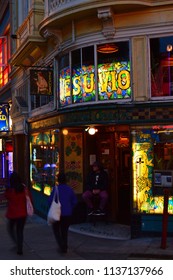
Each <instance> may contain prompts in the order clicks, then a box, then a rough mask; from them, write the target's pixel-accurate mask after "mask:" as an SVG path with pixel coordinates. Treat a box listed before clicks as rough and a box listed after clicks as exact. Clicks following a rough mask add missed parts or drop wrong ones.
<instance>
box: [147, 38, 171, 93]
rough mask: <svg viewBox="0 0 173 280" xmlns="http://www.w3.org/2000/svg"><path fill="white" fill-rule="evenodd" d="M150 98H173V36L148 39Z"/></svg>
mask: <svg viewBox="0 0 173 280" xmlns="http://www.w3.org/2000/svg"><path fill="white" fill-rule="evenodd" d="M150 57H151V97H172V96H173V36H169V37H162V38H152V39H150Z"/></svg>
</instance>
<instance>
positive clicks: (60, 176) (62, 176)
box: [57, 172, 66, 184]
mask: <svg viewBox="0 0 173 280" xmlns="http://www.w3.org/2000/svg"><path fill="white" fill-rule="evenodd" d="M57 179H58V183H59V184H65V183H66V176H65V173H64V172H60V173H59V174H58V177H57Z"/></svg>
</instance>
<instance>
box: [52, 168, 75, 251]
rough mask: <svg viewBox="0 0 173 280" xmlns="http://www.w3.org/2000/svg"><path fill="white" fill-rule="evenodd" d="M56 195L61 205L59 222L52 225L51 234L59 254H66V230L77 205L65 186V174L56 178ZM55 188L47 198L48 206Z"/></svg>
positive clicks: (73, 194)
mask: <svg viewBox="0 0 173 280" xmlns="http://www.w3.org/2000/svg"><path fill="white" fill-rule="evenodd" d="M57 180H58V195H59V201H60V203H61V218H60V221H57V222H54V223H53V224H52V229H53V233H54V236H55V239H56V241H57V243H58V246H59V249H60V252H61V253H67V250H68V229H69V226H70V224H71V223H72V214H73V209H74V207H75V205H76V204H77V197H76V195H75V193H74V191H73V189H72V188H71V187H70V186H68V185H67V184H66V176H65V173H63V172H62V173H59V175H58V177H57ZM54 192H55V187H54V188H53V190H52V193H51V195H50V198H49V205H51V203H52V200H53V198H54Z"/></svg>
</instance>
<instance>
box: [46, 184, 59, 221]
mask: <svg viewBox="0 0 173 280" xmlns="http://www.w3.org/2000/svg"><path fill="white" fill-rule="evenodd" d="M56 198H57V199H56ZM60 219H61V203H60V201H59V192H58V187H57V186H55V191H54V196H53V200H52V203H51V206H50V208H49V211H48V214H47V222H48V224H53V223H55V222H57V221H60Z"/></svg>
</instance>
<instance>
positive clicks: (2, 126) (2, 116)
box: [0, 104, 9, 131]
mask: <svg viewBox="0 0 173 280" xmlns="http://www.w3.org/2000/svg"><path fill="white" fill-rule="evenodd" d="M8 130H9V105H8V104H0V131H8Z"/></svg>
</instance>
